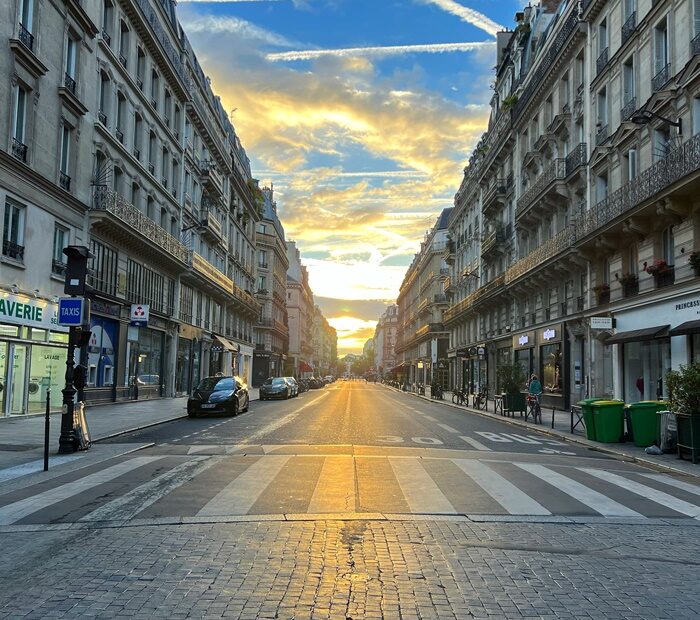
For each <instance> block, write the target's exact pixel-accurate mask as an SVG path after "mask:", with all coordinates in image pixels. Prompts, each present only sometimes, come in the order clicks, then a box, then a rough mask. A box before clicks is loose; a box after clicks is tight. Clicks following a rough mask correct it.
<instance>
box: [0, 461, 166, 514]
mask: <svg viewBox="0 0 700 620" xmlns="http://www.w3.org/2000/svg"><path fill="white" fill-rule="evenodd" d="M162 458H163V457H162V456H137V457H134V458H131V459H129V460H127V461H124V462H123V463H119V464H117V465H112V466H111V467H108V468H107V469H105V470H103V471H99V472H96V473H94V474H89V475H87V476H85V477H84V478H79V479H78V480H75V481H73V482H66V483H64V484H61V485H59V486H57V487H56V488H53V489H49V490H47V491H43V492H41V493H38V494H37V495H32V496H31V497H28V498H26V499H23V500H19V501H17V502H14V503H12V504H8V505H7V506H3V507H2V508H0V525H10V524H11V523H16V522H17V521H19V520H20V519H23V518H24V517H27V516H29V515H30V514H32V513H34V512H38V511H39V510H43V509H44V508H47V507H49V506H52V505H53V504H57V503H58V502H62V501H64V500H66V499H68V498H70V497H74V496H75V495H79V494H81V493H85V492H86V491H88V490H89V489H92V488H94V487H96V486H98V485H100V484H104V483H105V482H110V481H111V480H114V479H115V478H118V477H119V476H123V475H124V474H126V473H129V472H130V471H133V470H135V469H137V468H139V467H141V466H143V465H147V464H148V463H152V462H154V461H157V460H159V459H162Z"/></svg>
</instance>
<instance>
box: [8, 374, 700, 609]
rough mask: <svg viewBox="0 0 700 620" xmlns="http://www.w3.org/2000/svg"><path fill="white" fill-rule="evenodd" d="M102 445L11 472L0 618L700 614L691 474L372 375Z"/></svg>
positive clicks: (696, 502) (697, 495) (699, 509)
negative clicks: (657, 468)
mask: <svg viewBox="0 0 700 620" xmlns="http://www.w3.org/2000/svg"><path fill="white" fill-rule="evenodd" d="M164 406H165V403H164ZM106 443H108V444H109V445H105V444H106ZM150 443H153V444H154V445H152V446H151V447H147V448H145V449H140V448H141V447H143V446H144V445H148V444H150ZM129 446H132V447H133V450H134V452H132V453H130V454H124V453H123V452H124V451H125V449H128V448H129ZM98 449H99V450H102V451H103V453H105V454H106V455H107V456H106V457H105V460H101V461H95V460H89V459H87V458H86V459H85V463H88V462H89V463H90V464H86V465H83V466H81V465H80V461H76V462H75V464H74V465H75V466H74V467H72V468H71V471H70V472H68V471H66V472H65V473H63V472H61V471H59V470H58V468H56V469H54V470H53V471H52V472H51V476H41V475H40V474H36V475H32V476H30V477H28V478H27V482H26V483H22V480H21V479H18V480H14V481H12V484H4V485H2V484H0V536H2V541H3V553H2V554H0V571H2V574H3V579H2V580H1V581H0V618H18V617H32V618H34V617H36V618H43V617H59V618H82V617H98V618H117V617H118V618H123V617H133V618H144V619H150V618H160V617H162V618H189V617H193V618H219V617H231V618H250V619H253V618H290V619H292V618H293V619H298V618H308V619H314V618H324V619H331V620H335V619H337V620H348V619H350V620H353V619H355V620H357V619H359V618H396V619H402V620H403V619H411V620H418V619H420V618H438V619H440V620H443V619H444V618H453V619H462V618H467V617H476V618H523V617H529V618H532V617H538V618H568V619H573V618H576V619H580V618H635V619H636V618H655V619H656V618H668V619H669V620H670V619H673V620H676V619H677V618H696V617H700V611H698V610H700V591H699V590H698V587H697V583H698V580H699V579H700V561H698V559H697V558H698V554H700V520H699V516H700V487H698V486H697V485H696V484H694V481H693V480H692V479H688V478H682V477H675V476H673V477H672V476H669V475H662V474H658V473H656V472H653V471H650V470H646V469H643V468H641V467H638V466H636V465H632V464H629V463H625V462H622V461H619V460H616V459H612V458H608V457H605V456H603V455H601V454H600V453H598V452H595V451H590V450H587V449H583V448H581V447H579V446H575V445H574V444H570V443H564V442H557V441H553V440H552V439H550V438H549V437H548V436H547V435H545V434H543V433H539V432H524V431H523V430H522V429H520V428H516V427H514V426H512V425H508V424H507V423H505V422H503V421H501V420H497V419H491V418H485V417H483V416H479V415H475V414H471V413H468V412H465V411H463V410H457V409H454V408H452V407H449V406H446V405H445V404H439V403H432V402H428V401H425V400H422V399H419V398H416V397H414V396H411V395H408V394H403V393H399V392H396V391H394V390H392V389H390V388H387V387H384V386H381V385H374V384H365V383H359V382H348V383H343V382H338V383H336V384H334V385H332V386H328V387H326V388H324V389H322V390H315V391H312V392H309V393H306V394H302V395H301V396H299V397H298V398H295V399H292V400H288V401H282V402H253V403H251V407H250V412H249V413H246V414H242V415H240V416H238V417H236V418H216V417H207V418H204V417H203V418H197V419H181V420H177V421H175V422H170V423H167V424H162V425H159V426H155V427H152V428H149V429H145V430H143V431H140V432H135V433H131V434H130V435H126V436H121V437H118V438H116V439H114V440H113V441H110V442H102V443H101V444H100V445H99V446H98ZM111 450H114V451H115V452H111ZM116 451H121V452H116ZM117 453H119V454H121V455H120V456H113V454H117ZM94 454H95V455H97V452H95V453H94ZM67 469H68V466H66V470H67Z"/></svg>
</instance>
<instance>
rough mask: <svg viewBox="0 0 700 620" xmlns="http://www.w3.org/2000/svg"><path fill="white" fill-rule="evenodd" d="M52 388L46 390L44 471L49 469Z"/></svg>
mask: <svg viewBox="0 0 700 620" xmlns="http://www.w3.org/2000/svg"><path fill="white" fill-rule="evenodd" d="M50 413H51V388H49V389H48V390H46V419H45V420H44V471H49V429H50V426H51V421H50V419H49V415H50Z"/></svg>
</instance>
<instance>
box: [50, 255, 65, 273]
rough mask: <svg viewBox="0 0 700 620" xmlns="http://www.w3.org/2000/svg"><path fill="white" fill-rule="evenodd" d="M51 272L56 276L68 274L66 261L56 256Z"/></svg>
mask: <svg viewBox="0 0 700 620" xmlns="http://www.w3.org/2000/svg"><path fill="white" fill-rule="evenodd" d="M51 273H52V274H54V275H55V276H65V275H66V263H64V262H63V261H60V260H56V259H55V258H54V259H53V260H52V261H51Z"/></svg>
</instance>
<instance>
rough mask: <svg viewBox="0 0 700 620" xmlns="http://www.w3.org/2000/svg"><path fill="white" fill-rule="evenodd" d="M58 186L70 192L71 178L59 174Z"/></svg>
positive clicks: (63, 173) (64, 174)
mask: <svg viewBox="0 0 700 620" xmlns="http://www.w3.org/2000/svg"><path fill="white" fill-rule="evenodd" d="M58 184H59V185H60V186H61V187H62V188H63V189H65V190H66V191H67V192H69V191H70V177H69V176H68V175H67V174H66V173H65V172H59V173H58Z"/></svg>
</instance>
